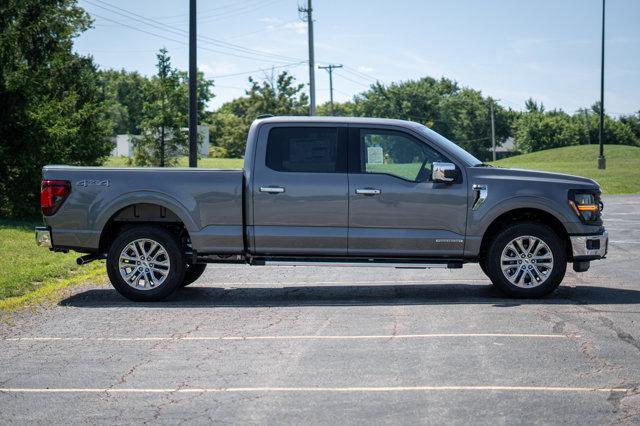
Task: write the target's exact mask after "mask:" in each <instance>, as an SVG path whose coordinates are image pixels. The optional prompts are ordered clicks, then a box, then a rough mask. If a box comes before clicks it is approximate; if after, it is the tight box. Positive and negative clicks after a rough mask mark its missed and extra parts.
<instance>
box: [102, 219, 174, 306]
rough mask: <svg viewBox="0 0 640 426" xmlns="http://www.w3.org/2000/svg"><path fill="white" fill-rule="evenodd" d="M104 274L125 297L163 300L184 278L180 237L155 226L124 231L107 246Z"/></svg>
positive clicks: (143, 300)
mask: <svg viewBox="0 0 640 426" xmlns="http://www.w3.org/2000/svg"><path fill="white" fill-rule="evenodd" d="M107 274H108V275H109V280H110V281H111V284H112V285H113V287H114V288H115V289H116V290H117V291H118V293H120V294H121V295H123V296H124V297H126V298H127V299H130V300H133V301H137V302H147V301H158V300H162V299H164V298H165V297H167V296H169V295H170V294H171V293H173V292H174V291H175V290H176V289H177V288H179V287H180V285H181V284H182V281H183V279H184V274H185V260H184V254H183V252H182V249H181V247H180V244H179V240H178V238H177V237H176V236H175V235H173V234H172V233H171V232H169V231H168V230H167V229H164V228H161V227H158V226H139V227H135V228H131V229H129V230H127V231H124V232H123V233H122V234H120V235H118V236H117V237H116V239H115V240H114V241H113V244H111V248H110V249H109V253H108V255H107Z"/></svg>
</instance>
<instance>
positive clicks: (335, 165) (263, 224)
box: [252, 123, 349, 256]
mask: <svg viewBox="0 0 640 426" xmlns="http://www.w3.org/2000/svg"><path fill="white" fill-rule="evenodd" d="M347 134H348V132H347V127H346V126H340V125H335V124H327V123H320V124H313V125H310V124H306V125H300V124H298V125H296V124H295V123H292V124H286V125H284V124H283V125H279V124H270V125H265V126H264V127H263V128H262V129H261V132H260V135H259V139H258V145H257V148H256V156H255V165H254V178H253V187H252V190H253V191H252V192H253V224H254V244H255V252H256V254H260V255H292V256H293V255H331V256H344V255H346V254H347V233H348V217H349V213H348V204H349V199H348V194H347V191H348V180H347V179H348V177H347V145H348V138H347Z"/></svg>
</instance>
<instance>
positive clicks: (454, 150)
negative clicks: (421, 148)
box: [417, 125, 482, 167]
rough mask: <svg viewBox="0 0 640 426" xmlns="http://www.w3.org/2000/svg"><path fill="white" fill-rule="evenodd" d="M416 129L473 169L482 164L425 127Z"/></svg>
mask: <svg viewBox="0 0 640 426" xmlns="http://www.w3.org/2000/svg"><path fill="white" fill-rule="evenodd" d="M417 127H418V130H419V131H420V133H422V134H423V135H425V136H426V137H427V138H429V139H431V140H432V141H434V142H436V143H438V144H440V145H441V146H443V147H444V148H445V149H446V150H447V151H449V152H451V153H452V154H453V155H455V156H456V157H457V158H459V159H461V160H462V161H464V162H465V163H467V165H469V166H472V167H473V166H477V165H480V164H482V161H480V160H478V159H477V158H476V157H474V156H473V155H471V154H469V153H468V152H467V151H465V150H464V149H462V148H460V147H459V146H458V145H456V144H455V143H454V142H451V141H450V140H449V139H447V138H445V137H444V136H442V135H440V134H438V133H436V132H434V131H433V130H431V129H429V128H428V127H425V126H423V125H419V126H417Z"/></svg>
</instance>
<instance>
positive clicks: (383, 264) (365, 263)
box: [251, 258, 463, 269]
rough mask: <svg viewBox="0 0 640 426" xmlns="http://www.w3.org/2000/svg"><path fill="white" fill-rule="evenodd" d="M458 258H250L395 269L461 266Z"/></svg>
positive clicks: (268, 262) (264, 261)
mask: <svg viewBox="0 0 640 426" xmlns="http://www.w3.org/2000/svg"><path fill="white" fill-rule="evenodd" d="M462 263H463V262H462V261H460V260H446V261H438V260H433V261H431V260H429V261H418V260H413V259H406V260H404V259H354V260H346V259H345V260H342V259H284V258H282V259H281V258H265V259H252V261H251V264H252V265H265V266H339V267H361V268H397V269H431V268H450V269H457V268H462Z"/></svg>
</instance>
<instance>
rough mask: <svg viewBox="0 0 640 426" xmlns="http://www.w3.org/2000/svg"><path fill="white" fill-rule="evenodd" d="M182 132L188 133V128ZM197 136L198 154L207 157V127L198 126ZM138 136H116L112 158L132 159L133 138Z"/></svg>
mask: <svg viewBox="0 0 640 426" xmlns="http://www.w3.org/2000/svg"><path fill="white" fill-rule="evenodd" d="M182 131H183V132H185V133H187V132H188V131H189V129H188V128H186V127H185V128H183V129H182ZM198 135H199V136H200V137H199V138H198V139H199V143H198V154H200V155H202V156H203V157H208V156H209V126H207V125H205V124H200V125H198ZM139 137H140V136H138V135H117V136H116V137H115V138H114V142H115V147H114V148H113V151H111V156H112V157H133V142H132V141H133V140H134V139H135V138H139ZM188 154H189V151H188V149H187V151H186V152H184V155H188Z"/></svg>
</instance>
